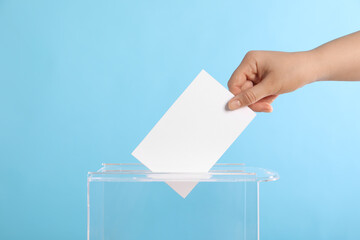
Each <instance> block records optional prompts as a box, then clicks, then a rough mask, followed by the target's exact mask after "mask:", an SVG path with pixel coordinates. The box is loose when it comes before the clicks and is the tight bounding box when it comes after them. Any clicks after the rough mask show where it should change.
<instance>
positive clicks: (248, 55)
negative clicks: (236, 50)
mask: <svg viewBox="0 0 360 240" xmlns="http://www.w3.org/2000/svg"><path fill="white" fill-rule="evenodd" d="M257 55H258V51H254V50H251V51H248V52H247V53H246V55H245V58H247V59H254V58H256V56H257Z"/></svg>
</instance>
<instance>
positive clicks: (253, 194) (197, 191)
mask: <svg viewBox="0 0 360 240" xmlns="http://www.w3.org/2000/svg"><path fill="white" fill-rule="evenodd" d="M278 178H279V176H278V175H277V173H275V172H272V171H268V170H265V169H261V168H251V167H245V166H244V165H243V164H216V165H215V166H214V167H213V168H212V169H211V170H210V171H209V172H208V173H152V172H151V171H149V170H147V168H146V167H144V166H143V165H141V164H103V167H102V168H101V169H99V170H98V171H97V172H90V173H89V174H88V240H145V239H146V240H149V239H151V240H152V239H153V240H180V239H181V240H192V239H194V240H195V239H196V240H202V239H204V240H258V239H259V183H260V182H267V181H275V180H277V179H278ZM170 181H176V182H194V181H196V182H199V183H198V185H197V186H196V187H195V188H194V189H193V190H192V192H191V193H190V194H189V195H188V196H187V197H186V198H185V199H184V198H182V197H181V196H180V195H178V194H177V193H176V192H175V191H174V190H173V189H171V188H170V187H169V186H168V185H167V184H166V183H165V182H170Z"/></svg>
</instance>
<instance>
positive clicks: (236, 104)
mask: <svg viewBox="0 0 360 240" xmlns="http://www.w3.org/2000/svg"><path fill="white" fill-rule="evenodd" d="M240 106H241V104H240V101H239V100H233V101H231V102H230V103H229V109H230V110H235V109H238V108H239V107H240Z"/></svg>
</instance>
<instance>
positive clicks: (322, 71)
mask: <svg viewBox="0 0 360 240" xmlns="http://www.w3.org/2000/svg"><path fill="white" fill-rule="evenodd" d="M309 52H310V54H312V55H313V56H314V57H313V59H314V63H313V68H314V69H313V71H314V74H315V75H316V76H315V77H314V79H315V80H316V81H321V80H340V81H360V31H359V32H355V33H352V34H350V35H347V36H344V37H341V38H338V39H335V40H333V41H331V42H328V43H326V44H324V45H321V46H320V47H318V48H316V49H314V50H311V51H309Z"/></svg>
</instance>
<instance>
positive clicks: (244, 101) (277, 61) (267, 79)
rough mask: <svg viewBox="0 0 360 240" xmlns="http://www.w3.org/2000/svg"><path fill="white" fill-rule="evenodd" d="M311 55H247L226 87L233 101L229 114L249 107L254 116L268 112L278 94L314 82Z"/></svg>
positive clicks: (314, 75) (285, 53)
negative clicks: (254, 113) (231, 111)
mask: <svg viewBox="0 0 360 240" xmlns="http://www.w3.org/2000/svg"><path fill="white" fill-rule="evenodd" d="M316 78H317V76H316V66H315V64H314V53H313V52H312V51H308V52H294V53H287V52H272V51H250V52H248V53H247V54H246V56H245V57H244V59H243V60H242V62H241V64H240V65H239V67H238V68H237V69H236V70H235V72H234V73H233V74H232V76H231V78H230V80H229V82H228V87H229V90H230V92H232V93H233V94H234V95H235V97H234V98H233V99H231V100H230V101H229V103H228V108H229V109H230V110H235V109H238V108H240V107H244V106H249V107H250V108H251V109H252V110H254V111H255V112H272V110H273V108H272V106H271V103H272V102H273V101H274V100H275V98H276V97H277V96H278V95H279V94H283V93H288V92H292V91H294V90H296V89H298V88H300V87H302V86H304V85H305V84H308V83H310V82H313V81H315V80H316Z"/></svg>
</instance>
